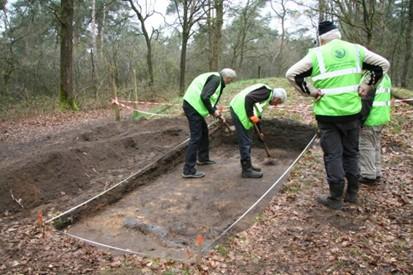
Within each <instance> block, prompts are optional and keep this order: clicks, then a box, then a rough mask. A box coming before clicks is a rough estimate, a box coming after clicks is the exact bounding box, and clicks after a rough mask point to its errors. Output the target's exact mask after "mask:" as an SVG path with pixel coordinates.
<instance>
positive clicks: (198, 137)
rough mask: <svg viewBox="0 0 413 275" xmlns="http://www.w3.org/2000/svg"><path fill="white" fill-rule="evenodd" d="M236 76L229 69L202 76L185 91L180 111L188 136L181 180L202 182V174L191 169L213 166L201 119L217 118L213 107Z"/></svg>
mask: <svg viewBox="0 0 413 275" xmlns="http://www.w3.org/2000/svg"><path fill="white" fill-rule="evenodd" d="M236 76H237V75H236V73H235V71H234V70H232V69H223V70H222V71H221V72H219V73H218V72H210V73H204V74H201V75H199V76H197V77H196V78H195V79H194V80H193V81H192V82H191V84H190V85H189V87H188V89H187V90H186V92H185V95H184V102H183V106H182V108H183V109H184V112H185V115H186V117H187V118H188V123H189V130H190V134H191V135H190V140H189V145H188V148H187V150H186V156H185V165H184V169H183V173H182V177H184V178H202V177H203V176H205V173H203V172H200V171H197V170H196V168H195V165H196V164H198V165H209V164H214V163H215V161H213V160H210V159H209V139H208V126H207V123H206V121H205V117H207V116H208V115H212V116H214V117H216V118H218V117H221V113H220V112H219V110H218V109H217V108H216V105H217V104H218V101H219V99H220V97H221V94H222V90H223V89H224V88H225V85H227V84H229V83H231V82H232V81H233V80H234V79H235V78H236ZM197 159H198V162H197Z"/></svg>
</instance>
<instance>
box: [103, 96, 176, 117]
mask: <svg viewBox="0 0 413 275" xmlns="http://www.w3.org/2000/svg"><path fill="white" fill-rule="evenodd" d="M111 103H112V104H115V105H118V106H120V107H122V108H126V109H128V110H132V111H136V112H139V113H142V114H147V115H151V116H170V115H167V114H157V113H151V112H146V111H142V110H138V109H135V108H132V107H130V106H128V105H125V104H122V103H120V102H119V100H118V99H117V98H115V99H112V102H111Z"/></svg>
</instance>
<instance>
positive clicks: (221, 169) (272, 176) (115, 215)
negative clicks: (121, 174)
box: [67, 120, 314, 260]
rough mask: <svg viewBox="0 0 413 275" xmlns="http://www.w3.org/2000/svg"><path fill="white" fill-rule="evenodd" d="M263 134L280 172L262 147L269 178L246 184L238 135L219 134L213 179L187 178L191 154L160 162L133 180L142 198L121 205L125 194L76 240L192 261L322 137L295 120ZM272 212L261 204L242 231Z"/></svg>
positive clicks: (86, 219)
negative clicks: (315, 138) (185, 161)
mask: <svg viewBox="0 0 413 275" xmlns="http://www.w3.org/2000/svg"><path fill="white" fill-rule="evenodd" d="M262 128H263V131H264V132H265V139H266V141H267V142H268V145H269V147H270V152H271V154H272V155H273V157H274V158H275V159H276V164H275V165H273V166H265V165H264V164H263V162H264V159H265V157H266V154H265V151H264V150H263V148H262V145H261V144H260V143H259V142H255V144H254V146H253V149H252V156H253V161H254V163H255V164H256V165H259V166H260V167H261V168H262V169H263V172H264V177H263V178H261V179H243V178H241V167H240V158H239V151H238V145H237V144H236V137H235V134H234V135H225V134H224V133H223V129H219V130H218V131H216V133H215V134H214V135H213V136H212V137H211V152H210V157H211V159H214V160H215V161H216V162H217V164H215V165H211V166H201V167H198V169H199V170H202V171H204V172H205V173H206V176H205V177H204V178H202V179H182V178H181V173H182V165H183V154H182V152H183V150H177V152H175V153H174V154H175V155H171V156H169V157H168V158H167V159H166V160H163V161H161V162H160V164H159V165H160V166H163V167H156V168H155V167H154V168H153V169H148V171H147V172H146V174H144V175H142V177H137V178H135V179H133V181H134V182H133V183H132V185H131V186H135V187H136V186H138V187H136V189H135V190H133V191H131V192H129V193H127V194H125V193H124V192H121V193H119V192H118V194H114V195H113V196H114V197H115V198H116V200H117V199H119V196H120V195H119V194H122V198H120V199H119V200H118V201H116V202H114V203H111V202H113V201H114V200H115V199H111V200H106V201H105V200H103V201H100V202H99V203H98V204H99V205H98V207H97V205H96V204H95V205H94V206H93V207H92V208H91V209H93V211H91V210H90V209H89V211H82V213H79V214H78V215H77V216H76V220H77V219H78V221H77V222H76V223H74V224H72V225H70V226H69V227H68V228H67V231H68V233H69V234H72V235H75V236H78V237H80V238H84V239H88V240H91V241H94V242H98V243H102V244H105V245H109V246H113V247H118V248H121V249H125V250H131V251H135V252H138V253H141V254H144V255H149V256H155V257H166V258H173V259H180V260H185V259H188V257H190V256H192V255H193V254H194V253H197V252H199V250H200V249H201V248H202V247H203V246H205V245H208V244H209V243H211V242H212V241H213V240H214V239H215V238H216V237H217V236H219V235H220V233H222V232H223V231H224V230H225V229H226V228H227V227H228V226H229V225H230V224H231V223H232V222H233V221H234V220H236V219H237V218H238V217H239V216H240V215H241V214H242V213H244V212H245V210H246V209H248V208H249V207H250V206H251V205H252V204H253V203H254V202H255V201H256V200H257V199H258V198H260V197H261V196H262V194H263V193H265V191H267V189H268V188H269V187H270V186H271V185H272V184H273V183H274V182H275V181H276V180H277V179H278V178H279V177H280V176H281V175H282V174H283V172H284V171H285V170H286V169H287V168H288V166H289V165H290V164H291V163H292V161H293V160H294V159H295V158H296V157H297V156H298V155H299V154H300V152H301V151H302V150H303V149H304V148H305V146H306V145H307V144H308V142H309V141H310V139H311V137H312V136H313V135H314V129H312V128H310V127H308V126H306V125H303V124H299V123H297V122H294V121H291V120H271V121H265V122H264V123H263V127H262ZM255 140H257V139H256V138H255ZM160 168H161V169H160ZM151 173H152V174H151ZM109 197H110V196H109ZM269 197H270V196H269ZM269 197H268V198H267V199H269ZM105 204H107V205H105ZM264 206H265V203H261V204H259V206H258V207H257V208H255V209H254V211H253V212H252V213H251V214H249V215H248V216H247V218H246V219H244V220H242V222H240V223H239V224H238V225H237V226H236V227H235V230H242V229H245V228H246V227H248V226H249V225H250V224H251V222H252V219H251V218H252V217H253V214H254V213H257V212H258V211H259V210H260V209H262V207H264ZM85 207H87V205H85ZM98 208H100V210H99V211H97V210H96V209H98ZM85 213H86V214H85ZM199 236H202V238H200V237H199ZM196 239H198V242H196ZM203 239H204V242H202V241H201V242H200V241H199V240H203ZM201 243H202V245H201V246H200V245H199V244H201Z"/></svg>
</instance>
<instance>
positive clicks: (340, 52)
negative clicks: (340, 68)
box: [334, 49, 346, 59]
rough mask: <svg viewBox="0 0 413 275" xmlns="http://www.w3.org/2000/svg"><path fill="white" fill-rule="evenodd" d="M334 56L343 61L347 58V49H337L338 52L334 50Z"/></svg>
mask: <svg viewBox="0 0 413 275" xmlns="http://www.w3.org/2000/svg"><path fill="white" fill-rule="evenodd" d="M334 56H335V57H336V58H338V59H341V58H343V57H344V56H346V50H345V49H336V50H334Z"/></svg>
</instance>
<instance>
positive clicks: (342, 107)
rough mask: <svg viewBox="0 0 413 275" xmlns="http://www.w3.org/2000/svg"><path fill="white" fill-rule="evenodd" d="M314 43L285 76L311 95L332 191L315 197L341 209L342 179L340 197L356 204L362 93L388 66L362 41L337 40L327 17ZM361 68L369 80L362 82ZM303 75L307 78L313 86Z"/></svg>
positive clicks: (339, 37)
mask: <svg viewBox="0 0 413 275" xmlns="http://www.w3.org/2000/svg"><path fill="white" fill-rule="evenodd" d="M318 43H319V45H320V46H319V47H316V48H313V49H310V51H309V53H308V54H307V55H306V56H305V57H304V58H303V59H301V60H300V61H299V62H297V63H296V64H295V65H293V66H292V67H291V68H290V69H289V70H288V71H287V73H286V77H287V78H288V80H289V81H290V82H291V83H292V84H293V85H294V87H295V88H296V89H297V90H298V91H299V92H301V93H302V94H304V95H309V96H312V97H314V99H315V100H314V103H313V109H314V113H315V117H316V120H317V123H318V128H319V131H320V145H321V148H322V149H323V153H324V165H325V169H326V173H327V182H328V184H329V189H330V195H328V196H319V197H318V198H317V201H318V202H319V203H321V204H322V205H324V206H326V207H329V208H332V209H341V208H342V204H343V199H342V197H343V193H344V185H345V178H346V179H347V191H346V194H345V196H344V201H345V202H349V203H356V202H357V194H358V189H359V176H360V172H359V148H358V143H359V129H360V113H361V106H362V104H361V97H362V96H365V95H366V94H367V92H368V91H369V90H370V89H371V87H373V86H374V85H375V84H376V83H377V82H378V81H379V80H380V79H381V78H382V76H383V73H386V72H387V70H388V69H389V67H390V64H389V62H388V61H387V60H386V59H385V58H383V57H381V56H379V55H377V54H375V53H373V52H371V51H369V50H368V49H366V48H365V47H363V46H361V45H358V44H353V43H349V42H346V41H343V40H341V34H340V31H339V30H338V29H337V27H336V26H335V25H334V24H333V23H332V22H329V21H323V22H320V23H319V26H318ZM363 71H367V73H369V74H370V75H371V78H370V82H369V83H363V84H361V85H360V80H361V78H362V75H363ZM306 77H311V80H312V82H313V84H311V83H309V82H307V81H306Z"/></svg>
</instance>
